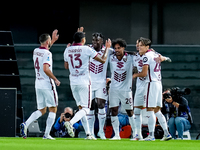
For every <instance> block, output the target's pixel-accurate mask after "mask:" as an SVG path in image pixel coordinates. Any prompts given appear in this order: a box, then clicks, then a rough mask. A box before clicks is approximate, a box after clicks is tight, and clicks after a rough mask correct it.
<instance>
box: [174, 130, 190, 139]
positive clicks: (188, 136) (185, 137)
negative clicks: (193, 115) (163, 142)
mask: <svg viewBox="0 0 200 150" xmlns="http://www.w3.org/2000/svg"><path fill="white" fill-rule="evenodd" d="M176 135H177V136H178V132H177V131H176ZM183 140H191V136H190V131H189V130H187V131H185V132H183Z"/></svg>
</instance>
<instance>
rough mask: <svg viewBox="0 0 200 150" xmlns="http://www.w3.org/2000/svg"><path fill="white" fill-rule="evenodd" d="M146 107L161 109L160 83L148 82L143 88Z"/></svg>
mask: <svg viewBox="0 0 200 150" xmlns="http://www.w3.org/2000/svg"><path fill="white" fill-rule="evenodd" d="M145 99H146V107H157V106H159V107H162V84H161V82H149V83H148V84H147V85H146V88H145Z"/></svg>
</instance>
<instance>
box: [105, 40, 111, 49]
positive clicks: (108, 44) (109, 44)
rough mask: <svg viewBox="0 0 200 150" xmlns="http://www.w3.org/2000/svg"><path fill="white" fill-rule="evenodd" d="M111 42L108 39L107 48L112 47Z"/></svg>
mask: <svg viewBox="0 0 200 150" xmlns="http://www.w3.org/2000/svg"><path fill="white" fill-rule="evenodd" d="M111 44H112V43H111V40H110V39H108V40H106V43H105V46H106V48H110V47H111Z"/></svg>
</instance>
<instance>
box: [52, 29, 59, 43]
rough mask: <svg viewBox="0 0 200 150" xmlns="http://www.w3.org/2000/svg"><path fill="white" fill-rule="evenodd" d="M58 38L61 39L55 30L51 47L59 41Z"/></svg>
mask: <svg viewBox="0 0 200 150" xmlns="http://www.w3.org/2000/svg"><path fill="white" fill-rule="evenodd" d="M58 38H59V34H58V30H57V29H55V30H54V31H53V33H52V40H51V46H52V45H53V44H54V43H55V42H56V41H57V40H58Z"/></svg>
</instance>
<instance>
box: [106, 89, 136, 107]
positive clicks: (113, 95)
mask: <svg viewBox="0 0 200 150" xmlns="http://www.w3.org/2000/svg"><path fill="white" fill-rule="evenodd" d="M120 102H121V105H122V107H123V108H124V109H125V110H133V97H132V91H128V92H126V91H120V90H114V89H113V90H112V89H110V91H109V108H112V107H117V106H119V103H120Z"/></svg>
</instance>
